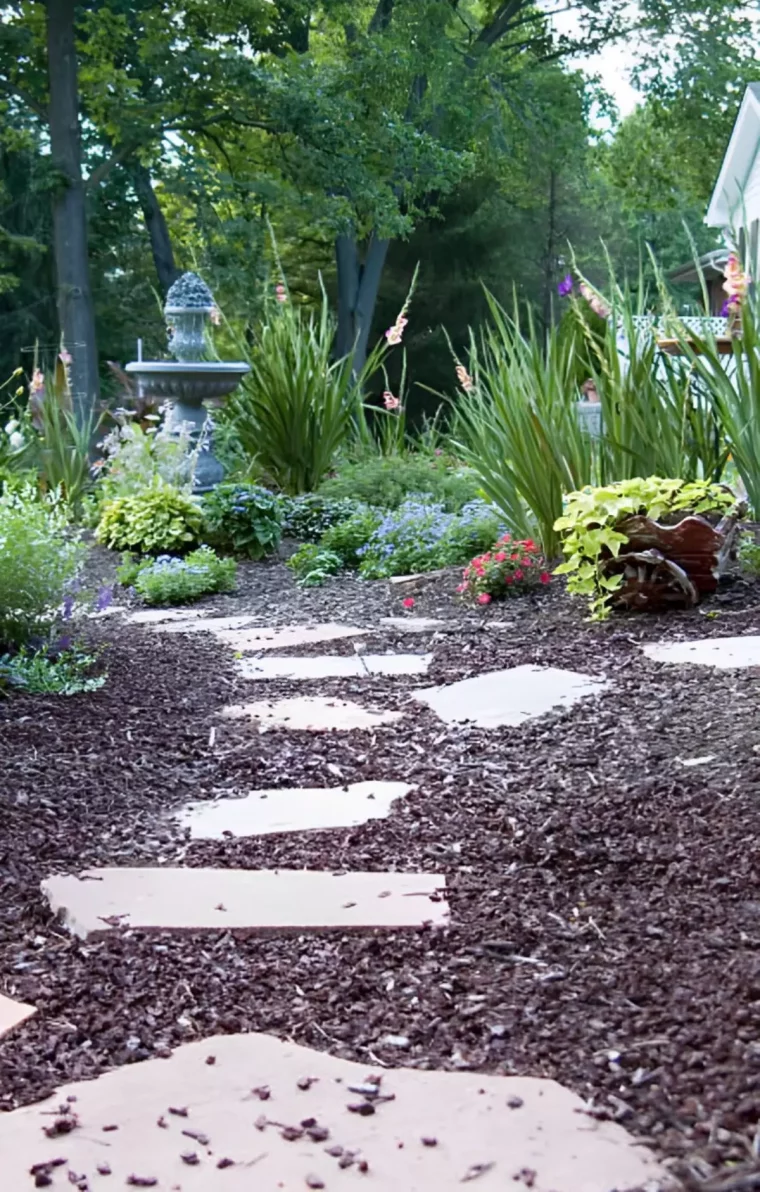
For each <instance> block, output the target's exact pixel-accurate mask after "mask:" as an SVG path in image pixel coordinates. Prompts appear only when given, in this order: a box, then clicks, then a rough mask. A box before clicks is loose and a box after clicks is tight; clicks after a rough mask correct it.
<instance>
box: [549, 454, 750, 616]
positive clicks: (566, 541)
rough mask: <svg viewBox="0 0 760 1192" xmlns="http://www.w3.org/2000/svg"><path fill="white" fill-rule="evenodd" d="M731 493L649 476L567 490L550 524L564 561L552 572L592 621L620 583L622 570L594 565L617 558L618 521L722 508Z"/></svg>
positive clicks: (603, 610)
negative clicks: (563, 578)
mask: <svg viewBox="0 0 760 1192" xmlns="http://www.w3.org/2000/svg"><path fill="white" fill-rule="evenodd" d="M734 501H735V498H734V496H733V493H731V492H730V491H729V490H728V489H726V488H725V487H723V486H722V485H719V484H709V483H708V482H707V481H702V480H698V481H692V482H691V483H688V482H686V481H684V480H663V479H661V478H660V477H659V476H650V477H649V478H648V479H647V480H642V479H641V478H636V479H633V480H621V481H619V482H618V483H617V484H610V485H608V486H607V487H606V488H585V489H582V490H581V491H580V492H573V493H570V494H569V495H568V497H567V500H566V502H565V511H564V513H563V515H562V517H560V518H558V519H557V521H556V522H555V525H554V528H555V530H557V531H559V533H560V534H561V545H562V553H563V555H564V557H565V561H564V562H563V563H561V564H560V565H559V567H557V568H556V569H555V572H554V574H555V575H567V576H568V583H567V589H568V591H569V592H571V593H573V594H574V595H580V596H587V597H588V599H589V610H590V614H591V618H592V620H603V619H604V618H605V617H606V616H608V615H609V612H610V607H609V606H610V601H611V599H612V595H613V593H614V592H615V591H616V590H617V589H618V588H619V587H620V586H621V584H622V583H623V576H622V575H605V574H604V572H603V570H602V568H601V566H600V564H601V563H602V562H603V561H604V560H605V559H606V558H610V557H612V558H617V556H618V555H619V554H620V549H621V547H622V546H623V545H624V544H625V543H626V542H627V541H628V538H627V537H626V535H625V534H623V533H622V532H621V530H620V529H619V526H620V523H621V522H623V521H624V520H625V519H626V518H628V517H632V516H634V515H636V514H646V516H648V517H651V518H652V519H653V520H654V521H658V520H660V519H661V518H663V517H670V516H671V515H675V514H683V513H701V514H711V513H725V512H727V510H729V509H730V508H731V507H732V505H733V504H734Z"/></svg>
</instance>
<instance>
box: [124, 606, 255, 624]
mask: <svg viewBox="0 0 760 1192" xmlns="http://www.w3.org/2000/svg"><path fill="white" fill-rule="evenodd" d="M201 618H205V619H209V618H214V614H213V613H212V612H211V611H210V609H207V608H140V609H137V610H136V611H135V612H132V613H129V615H128V617H127V621H128V622H129V624H130V625H164V624H165V623H166V624H168V623H169V622H171V621H187V622H196V623H197V622H198V621H199V620H200V619H201ZM214 619H215V620H224V619H226V618H221V617H219V618H214ZM252 620H253V618H252V617H248V618H247V622H250V621H252ZM247 622H246V623H247ZM196 628H197V624H196Z"/></svg>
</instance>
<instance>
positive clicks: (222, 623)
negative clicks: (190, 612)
mask: <svg viewBox="0 0 760 1192" xmlns="http://www.w3.org/2000/svg"><path fill="white" fill-rule="evenodd" d="M256 619H257V618H256V615H255V613H234V614H232V615H231V616H229V617H215V616H213V615H212V616H210V617H197V618H196V619H195V620H193V618H192V617H189V616H187V615H186V616H185V617H184V619H183V618H177V619H176V621H173V622H167V624H165V625H164V624H162V623H161V624H158V625H156V629H158V630H160V632H161V633H215V634H217V636H218V635H219V634H220V633H225V632H229V631H230V630H234V629H240V628H241V627H242V626H243V625H249V626H250V625H252V623H253V622H254V621H256ZM256 632H261V630H256Z"/></svg>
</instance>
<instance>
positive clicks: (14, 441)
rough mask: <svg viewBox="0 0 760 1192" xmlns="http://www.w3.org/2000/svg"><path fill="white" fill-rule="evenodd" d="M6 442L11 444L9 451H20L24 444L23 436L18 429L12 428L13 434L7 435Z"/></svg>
mask: <svg viewBox="0 0 760 1192" xmlns="http://www.w3.org/2000/svg"><path fill="white" fill-rule="evenodd" d="M8 442H9V443H10V445H11V451H20V450H21V448H22V447H23V446H24V436H23V435H22V433H21V431H20V430H14V432H13V434H12V435H10V436H9V439H8Z"/></svg>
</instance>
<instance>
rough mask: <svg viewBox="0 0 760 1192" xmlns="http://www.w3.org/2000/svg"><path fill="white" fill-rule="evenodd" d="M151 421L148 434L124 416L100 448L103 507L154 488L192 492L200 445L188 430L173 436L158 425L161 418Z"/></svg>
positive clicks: (98, 468)
mask: <svg viewBox="0 0 760 1192" xmlns="http://www.w3.org/2000/svg"><path fill="white" fill-rule="evenodd" d="M148 417H149V420H150V421H151V423H152V424H151V425H149V426H148V428H147V430H144V429H143V427H142V426H141V425H140V424H139V422H135V421H134V420H133V419H132V418H130V417H129V416H121V417H120V418H119V420H118V421H117V424H116V426H115V427H114V428H113V430H111V431H110V432H109V433H108V434H107V435H106V437H105V438H104V439H103V441H102V443H101V444H100V448H101V452H102V457H101V459H100V460H97V461H96V470H97V471H98V474H99V477H100V480H99V484H98V499H99V501H100V502H101V503H102V504H105V503H106V502H108V501H115V500H116V498H117V497H131V496H135V495H136V494H137V493H140V492H142V490H143V489H145V488H152V487H153V486H154V485H162V484H167V485H169V486H170V487H172V488H175V489H179V490H180V491H182V492H186V493H188V494H189V493H191V492H192V488H193V482H194V478H195V468H196V464H197V461H198V451H199V448H200V444H196V446H193V443H192V439H191V437H190V430H189V428H188V427H187V426H183V427H182V428H181V429H180V430H179V432H178V433H176V434H175V433H174V432H171V433H170V432H169V431H168V430H167V429H166V427H165V425H162V426H156V425H155V420H156V419H157V415H149V416H148Z"/></svg>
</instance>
